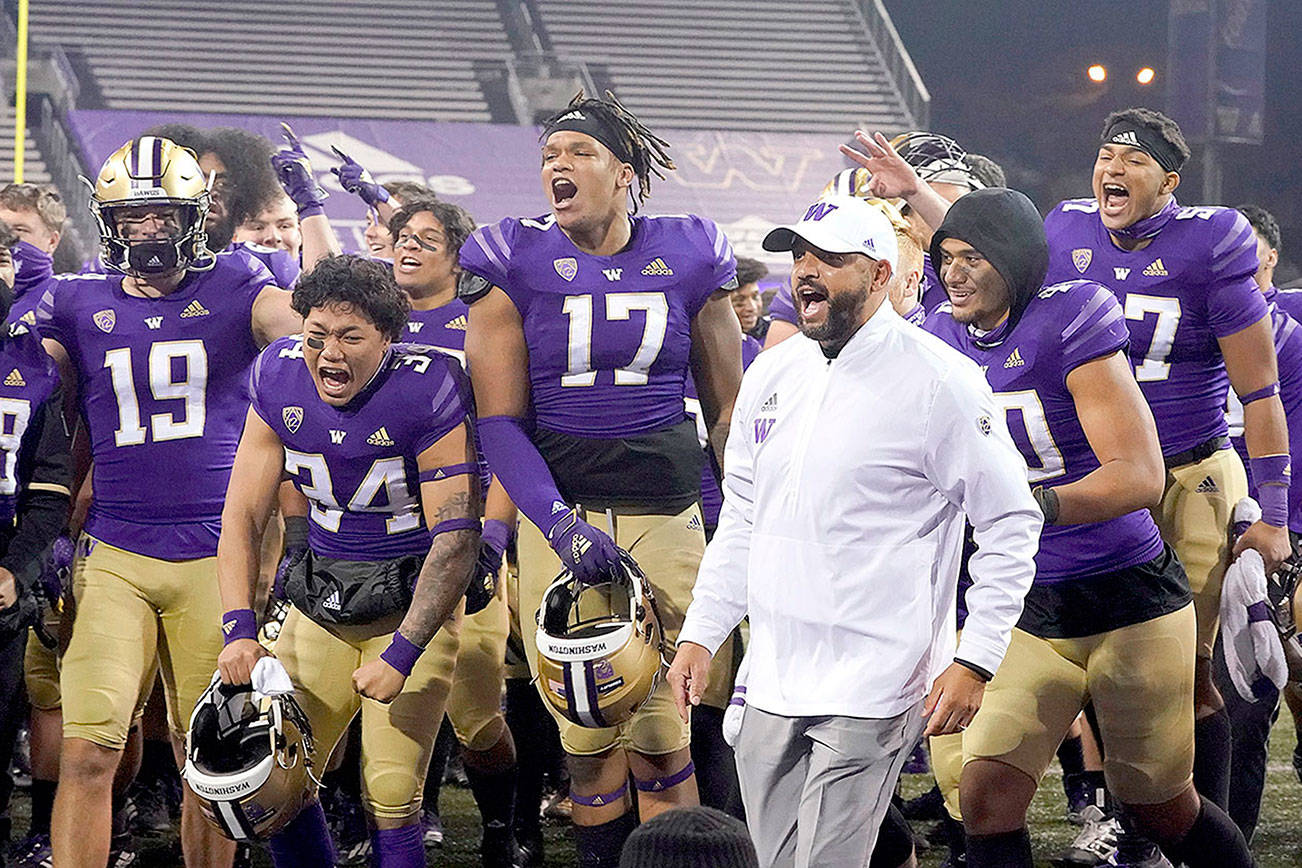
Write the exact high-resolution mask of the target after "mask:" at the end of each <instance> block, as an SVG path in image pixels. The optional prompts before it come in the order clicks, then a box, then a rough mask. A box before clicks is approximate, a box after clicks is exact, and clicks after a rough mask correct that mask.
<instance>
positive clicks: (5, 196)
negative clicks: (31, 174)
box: [0, 184, 68, 232]
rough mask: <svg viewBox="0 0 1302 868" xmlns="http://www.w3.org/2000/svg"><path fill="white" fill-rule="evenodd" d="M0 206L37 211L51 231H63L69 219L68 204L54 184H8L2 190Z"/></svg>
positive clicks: (37, 214)
mask: <svg viewBox="0 0 1302 868" xmlns="http://www.w3.org/2000/svg"><path fill="white" fill-rule="evenodd" d="M0 207H3V208H8V209H9V210H10V211H35V212H36V216H38V217H40V218H41V222H42V223H44V224H45V228H46V229H49V230H50V231H51V232H61V231H63V226H64V224H65V223H67V221H68V206H67V205H64V204H63V197H62V196H60V195H59V189H58V188H57V187H55V186H54V185H53V184H6V185H5V187H4V189H2V190H0Z"/></svg>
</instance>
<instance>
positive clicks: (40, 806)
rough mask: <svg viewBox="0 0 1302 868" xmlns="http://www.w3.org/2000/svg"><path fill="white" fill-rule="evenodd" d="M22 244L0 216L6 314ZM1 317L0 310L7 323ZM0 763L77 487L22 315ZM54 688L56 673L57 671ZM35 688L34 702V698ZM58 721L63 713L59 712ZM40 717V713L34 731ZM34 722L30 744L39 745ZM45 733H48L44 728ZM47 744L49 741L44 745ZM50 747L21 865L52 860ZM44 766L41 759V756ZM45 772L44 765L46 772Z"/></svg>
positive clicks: (0, 794) (3, 541) (9, 392)
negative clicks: (56, 544) (52, 556)
mask: <svg viewBox="0 0 1302 868" xmlns="http://www.w3.org/2000/svg"><path fill="white" fill-rule="evenodd" d="M12 191H13V185H11V186H10V187H8V188H6V189H5V190H4V191H3V192H0V201H3V199H4V197H5V196H6V195H8V194H11V193H12ZM20 243H22V242H20V241H19V236H18V234H17V233H16V232H14V231H13V230H11V229H10V227H9V226H8V225H6V224H5V223H4V222H3V221H0V312H3V313H4V314H6V315H7V314H8V312H9V311H8V307H9V303H10V301H11V299H12V295H11V292H12V287H13V283H14V260H13V257H12V256H11V255H10V250H11V249H12V248H13V247H14V246H15V245H18V244H20ZM4 319H5V317H0V322H3V321H4ZM0 369H3V370H4V371H5V372H6V374H5V376H4V379H3V380H2V381H0V422H2V423H3V431H4V434H3V437H0V453H3V456H2V457H3V462H0V519H2V521H0V768H7V767H8V764H9V759H10V757H11V755H12V752H13V751H12V746H13V744H14V736H15V734H16V733H17V730H18V727H19V725H20V723H21V722H22V718H23V714H24V712H25V710H26V706H27V703H26V702H24V701H23V700H22V695H21V692H22V687H23V680H24V656H25V655H24V646H25V645H26V644H27V641H28V629H27V628H28V625H35V626H36V628H37V629H34V630H33V631H31V635H32V636H33V637H35V636H40V639H34V640H33V641H35V642H36V644H37V645H40V647H41V648H42V649H43V650H45V651H46V656H47V657H48V659H49V660H50V661H51V662H53V658H54V654H53V651H51V650H49V649H48V648H47V647H46V645H45V644H43V643H44V642H48V643H51V644H53V641H54V637H53V635H52V634H51V632H50V629H51V626H52V625H51V624H50V623H48V622H45V623H44V624H43V623H42V622H43V621H44V618H43V614H42V612H43V610H44V609H45V608H46V605H47V604H46V600H47V599H48V598H49V597H50V596H51V591H50V589H48V588H46V587H45V586H44V583H43V582H41V579H42V578H43V572H44V571H43V569H42V567H43V565H44V553H45V551H46V550H47V549H48V548H49V546H50V544H51V543H52V542H53V541H54V539H55V537H57V536H58V534H59V532H60V531H61V530H62V529H63V524H64V521H65V519H66V517H67V514H68V503H69V499H70V495H69V486H70V485H71V469H70V464H71V461H70V457H69V454H68V451H69V437H68V431H67V428H66V427H65V425H64V420H63V406H62V400H63V399H62V395H61V392H60V385H59V375H58V371H57V370H56V369H55V367H54V362H53V361H51V360H50V358H49V356H47V355H46V354H45V350H44V349H42V348H41V342H40V338H39V337H37V336H36V332H35V330H34V329H32V328H31V327H30V326H28V325H27V324H26V323H24V322H15V323H13V324H12V325H5V326H3V330H2V331H0ZM54 688H55V690H56V692H57V688H58V678H57V673H56V674H55V679H54ZM43 695H44V694H37V695H36V696H34V697H33V701H37V698H36V697H37V696H42V697H43ZM55 719H56V721H57V714H56V718H55ZM39 723H40V720H39V719H37V720H36V721H34V729H36V727H37V725H38V724H39ZM41 734H43V733H42V731H40V730H37V731H36V733H35V734H34V737H33V745H34V746H36V745H37V744H40V743H41V738H40V736H41ZM45 734H48V732H46V733H45ZM46 744H47V746H48V742H47V743H46ZM50 753H51V752H50V751H49V750H48V749H47V750H46V751H45V752H44V754H43V755H41V754H36V752H34V754H35V755H34V756H33V760H34V762H33V766H32V777H33V782H32V827H33V829H32V830H29V834H28V837H27V838H26V839H25V840H24V841H22V842H19V843H18V844H17V845H15V847H14V849H13V850H12V851H11V855H12V856H13V857H14V859H15V861H16V864H19V865H28V864H34V863H33V862H32V860H33V858H34V857H38V856H39V857H43V858H45V859H47V860H48V859H49V855H50V853H49V818H50V804H51V801H52V799H53V797H54V783H53V781H52V780H50V779H49V778H51V777H52V776H51V775H49V774H48V767H49V766H50V765H51V764H52V762H53V764H55V765H56V766H57V761H58V754H57V748H56V750H55V752H54V755H53V756H50ZM41 761H44V765H43V766H42V762H41ZM42 772H46V773H45V774H42ZM10 791H11V786H10V781H9V779H8V775H7V774H6V775H5V777H4V779H3V780H2V781H0V814H3V815H4V816H6V817H7V816H8V807H9V796H10Z"/></svg>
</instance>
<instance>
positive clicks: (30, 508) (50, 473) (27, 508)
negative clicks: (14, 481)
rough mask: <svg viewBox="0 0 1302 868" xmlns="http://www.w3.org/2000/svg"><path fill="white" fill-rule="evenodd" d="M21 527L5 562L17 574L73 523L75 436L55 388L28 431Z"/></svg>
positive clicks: (2, 563)
mask: <svg viewBox="0 0 1302 868" xmlns="http://www.w3.org/2000/svg"><path fill="white" fill-rule="evenodd" d="M23 440H24V442H23V444H22V445H21V447H20V454H21V456H22V460H21V463H22V464H24V465H26V466H25V467H21V468H20V470H19V478H20V479H22V480H25V484H24V486H23V490H22V492H21V493H20V494H19V497H18V529H17V531H16V532H15V534H14V538H13V539H12V540H11V541H10V543H9V548H8V550H7V551H6V552H5V555H4V557H3V558H0V566H3V567H4V568H5V569H7V570H9V572H11V573H13V574H14V575H15V576H19V575H22V574H23V572H24V571H26V570H30V569H31V567H32V566H33V565H35V564H36V563H37V562H38V561H39V559H40V557H41V554H42V552H44V551H45V549H46V548H47V547H48V546H49V545H50V543H52V542H54V538H55V537H57V536H58V535H59V532H60V531H62V530H63V528H64V526H65V525H67V523H68V505H69V503H70V502H71V500H72V494H71V485H72V457H71V448H72V438H71V436H70V435H69V433H68V429H67V428H66V427H65V425H64V422H63V395H62V393H61V392H60V391H59V390H57V389H56V390H55V391H54V394H52V395H51V396H50V397H49V398H47V399H46V401H45V403H44V404H42V405H41V406H40V407H39V408H37V411H36V413H35V414H34V418H33V419H32V421H31V423H30V424H28V426H27V430H26V431H25V432H24V434H23Z"/></svg>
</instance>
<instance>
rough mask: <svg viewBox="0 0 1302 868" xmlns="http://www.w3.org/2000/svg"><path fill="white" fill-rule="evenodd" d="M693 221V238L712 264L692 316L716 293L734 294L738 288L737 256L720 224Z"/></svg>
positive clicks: (696, 300) (699, 220)
mask: <svg viewBox="0 0 1302 868" xmlns="http://www.w3.org/2000/svg"><path fill="white" fill-rule="evenodd" d="M692 221H693V223H694V224H695V231H694V232H693V238H694V240H695V241H696V244H697V246H698V247H699V249H700V253H701V255H702V256H703V257H704V258H705V259H706V260H707V261H708V262H709V263H710V276H709V279H708V280H707V281H706V282H705V285H703V286H702V287H701V290H702V291H701V294H700V295H699V297H698V298H696V299H695V300H694V305H693V309H692V314H693V315H695V314H696V312H697V311H698V310H700V308H701V306H702V305H704V304H705V302H706V300H707V299H708V298H709V297H710V296H711V295H713V294H714V293H716V292H718V291H719V290H724V291H727V292H732V291H733V290H734V289H736V288H737V256H736V254H735V253H733V250H732V243H731V242H730V241H728V236H727V235H725V234H724V232H723V230H722V229H720V228H719V224H717V223H715V222H714V221H713V220H707V219H706V218H704V217H695V216H694V217H692Z"/></svg>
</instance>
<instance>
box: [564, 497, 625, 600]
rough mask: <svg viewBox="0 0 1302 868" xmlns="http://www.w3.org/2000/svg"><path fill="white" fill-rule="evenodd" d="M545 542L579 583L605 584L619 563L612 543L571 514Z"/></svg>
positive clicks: (571, 512) (565, 517) (617, 553)
mask: <svg viewBox="0 0 1302 868" xmlns="http://www.w3.org/2000/svg"><path fill="white" fill-rule="evenodd" d="M547 541H548V542H549V543H551V547H552V551H554V552H556V556H557V557H559V558H560V559H561V563H563V564H565V566H566V567H567V568H568V569H569V571H570V572H572V573H573V574H574V577H575V578H576V579H578V580H579V581H580V582H583V583H585V584H589V585H595V584H598V583H600V582H604V581H606V580H607V579H608V578H609V577H610V575H611V573H612V572H613V570H614V567H615V565H616V564H618V563H619V549H618V548H616V547H615V541H614V540H612V539H611V538H610V537H609V536H607V535H606V534H604V533H602V532H601V531H599V530H597V529H596V528H595V527H593V526H592V525H590V524H588V523H587V522H586V521H584V520H583V519H581V518H579V516H578V513H576V512H575V511H574V510H570V511H569V512H568V513H566V514H565V515H563V516H561V519H560V521H558V522H556V524H554V525H552V529H551V530H550V531H548V532H547Z"/></svg>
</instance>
